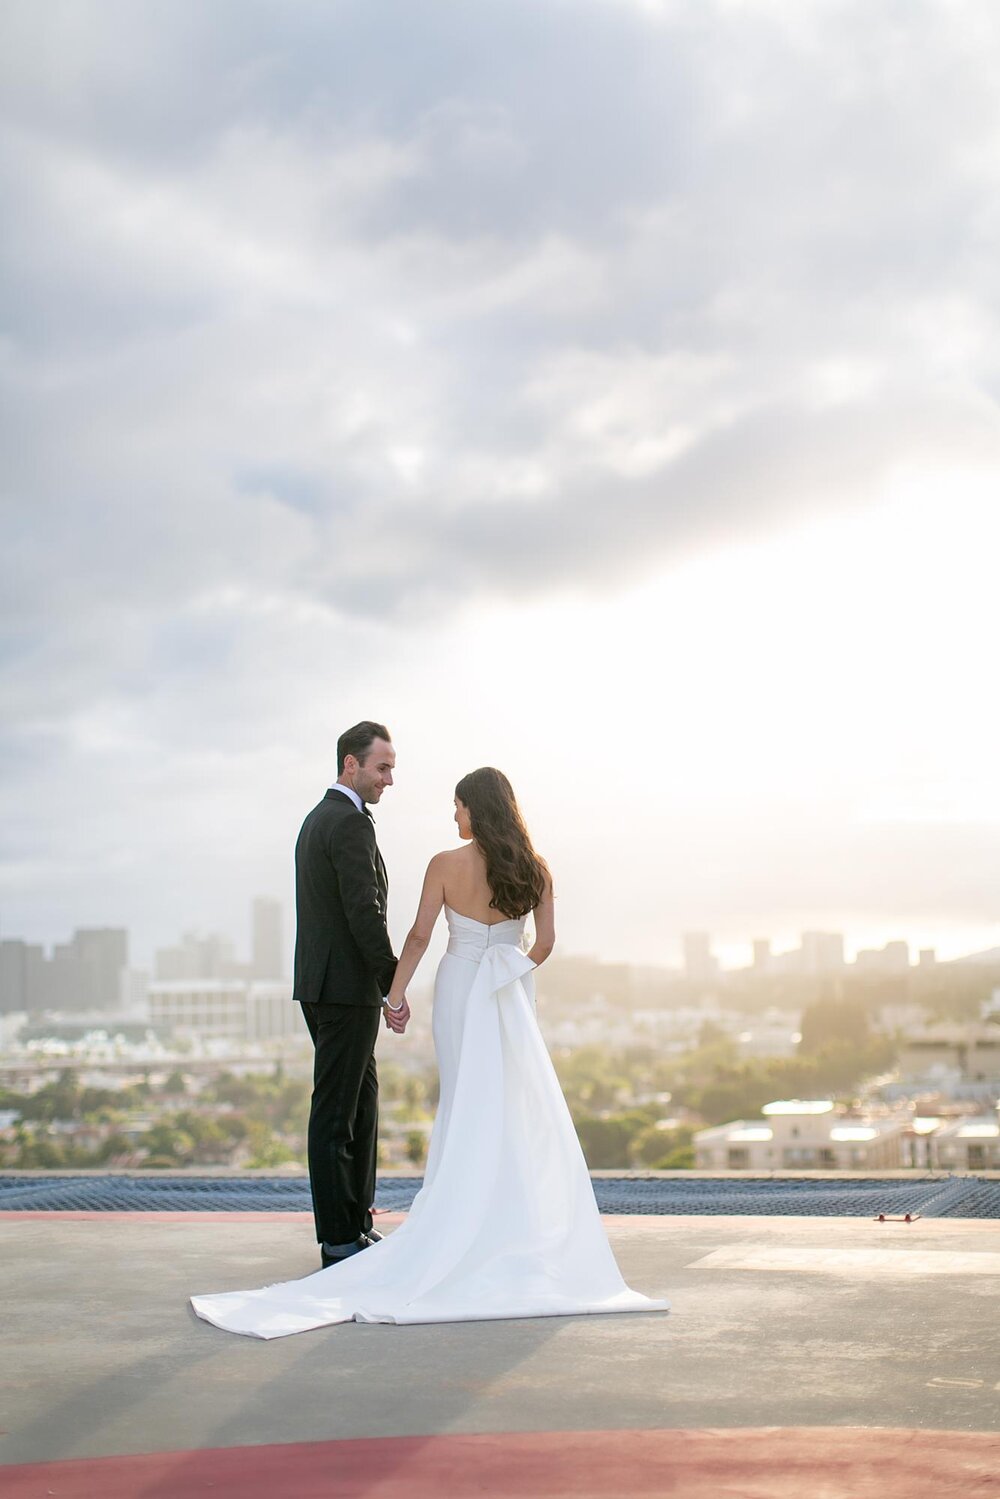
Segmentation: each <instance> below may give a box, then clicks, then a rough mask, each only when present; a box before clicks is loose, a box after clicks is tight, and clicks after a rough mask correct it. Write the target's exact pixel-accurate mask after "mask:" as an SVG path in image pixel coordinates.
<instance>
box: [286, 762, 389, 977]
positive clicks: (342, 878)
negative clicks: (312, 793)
mask: <svg viewBox="0 0 1000 1499" xmlns="http://www.w3.org/2000/svg"><path fill="white" fill-rule="evenodd" d="M388 893H389V882H388V880H387V878H386V873H385V865H384V864H383V862H382V855H381V854H380V853H379V851H378V845H377V844H376V842H375V824H374V823H373V821H372V819H371V816H370V814H368V813H367V812H359V811H358V809H357V807H356V806H355V805H354V803H353V802H352V801H351V799H350V797H349V796H344V795H342V794H341V793H340V792H339V791H332V790H331V791H328V792H327V793H326V796H324V798H323V800H322V801H321V802H320V804H319V806H318V807H314V808H313V809H312V811H311V812H310V813H309V815H308V817H307V818H306V820H305V822H304V823H303V824H302V830H301V832H300V833H299V837H298V841H297V843H296V845H295V918H296V929H295V988H294V991H293V995H292V997H293V999H297V1000H300V1001H302V1002H304V1003H307V1004H319V1005H379V1004H381V1002H382V996H383V995H384V994H388V992H389V986H390V984H391V983H392V980H393V975H394V974H395V972H396V959H395V957H394V956H393V952H392V944H391V943H390V941H389V933H388V931H387V930H386V924H385V913H386V900H387V897H388Z"/></svg>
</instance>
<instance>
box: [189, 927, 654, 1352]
mask: <svg viewBox="0 0 1000 1499" xmlns="http://www.w3.org/2000/svg"><path fill="white" fill-rule="evenodd" d="M445 913H446V915H447V919H448V930H449V943H448V951H447V952H446V953H445V955H444V957H443V958H442V959H441V963H440V966H439V968H438V972H437V978H436V981H435V987H434V1014H433V1029H434V1045H435V1050H436V1052H437V1060H438V1068H439V1072H440V1078H441V1099H440V1104H439V1108H438V1113H437V1118H436V1120H435V1123H434V1130H433V1133H432V1136H431V1142H430V1148H429V1151H428V1156H427V1167H426V1172H425V1176H424V1184H423V1187H422V1188H421V1190H420V1192H419V1193H418V1194H417V1196H416V1198H415V1199H414V1202H413V1205H412V1207H411V1209H410V1212H409V1214H408V1216H407V1217H406V1219H405V1220H404V1222H403V1223H402V1224H401V1226H400V1227H399V1228H397V1229H396V1231H395V1232H394V1233H392V1234H390V1235H387V1236H386V1238H384V1239H382V1240H381V1241H380V1242H379V1243H376V1244H374V1245H373V1246H372V1247H371V1248H370V1249H366V1250H364V1251H363V1252H362V1253H360V1254H357V1255H354V1256H353V1257H352V1258H350V1259H347V1260H345V1261H344V1262H343V1263H342V1264H339V1265H332V1266H330V1267H329V1268H328V1269H326V1270H318V1271H317V1272H316V1273H315V1274H313V1275H308V1276H306V1277H305V1278H304V1279H303V1280H294V1281H286V1282H283V1283H281V1284H277V1285H271V1286H264V1287H262V1288H261V1289H259V1290H253V1291H230V1292H225V1293H222V1294H219V1295H210V1296H193V1297H192V1298H191V1304H192V1306H193V1307H194V1310H195V1311H196V1312H197V1314H198V1316H199V1317H203V1318H204V1319H205V1321H206V1322H212V1323H214V1324H215V1326H216V1327H221V1328H224V1329H226V1330H227V1331H229V1332H237V1333H244V1334H246V1335H248V1336H251V1337H258V1338H281V1337H285V1336H287V1335H288V1334H289V1333H294V1332H305V1331H307V1330H308V1329H309V1328H313V1327H323V1326H326V1325H327V1324H329V1323H333V1322H349V1321H352V1320H353V1321H355V1322H396V1323H412V1322H466V1321H484V1320H488V1319H492V1318H501V1317H552V1316H564V1315H570V1314H577V1313H582V1312H648V1311H661V1310H666V1309H667V1308H668V1307H669V1305H670V1303H669V1302H668V1301H662V1300H660V1301H654V1300H651V1299H650V1298H648V1297H646V1296H643V1295H640V1294H639V1292H637V1291H633V1290H630V1288H629V1287H628V1286H627V1285H626V1284H625V1282H624V1281H623V1279H622V1277H621V1273H620V1271H619V1269H618V1266H617V1264H616V1263H615V1259H614V1256H613V1254H612V1253H611V1248H610V1245H609V1244H608V1241H607V1237H606V1235H605V1233H604V1229H603V1227H602V1225H601V1220H600V1215H599V1213H598V1210H597V1203H596V1202H595V1200H594V1192H593V1188H592V1186H591V1182H590V1175H589V1173H588V1171H587V1165H586V1162H585V1161H584V1158H583V1152H582V1150H581V1149H580V1143H579V1141H578V1140H577V1137H576V1131H575V1130H574V1128H573V1123H572V1120H571V1119H570V1115H569V1110H568V1109H567V1107H566V1102H565V1099H564V1098H563V1095H562V1090H561V1089H560V1087H559V1083H558V1080H557V1078H556V1075H555V1070H554V1069H553V1066H552V1062H551V1059H550V1058H549V1054H548V1052H547V1050H546V1048H545V1043H544V1042H543V1040H542V1037H541V1033H540V1031H539V1029H538V1022H537V1020H536V1018H535V1011H534V980H533V979H532V978H531V976H530V975H531V970H532V968H533V966H534V965H533V964H532V962H531V961H530V959H529V958H528V957H527V956H526V955H525V953H524V951H523V949H522V936H523V930H524V918H521V919H520V920H518V921H502V922H497V923H495V924H493V925H487V924H486V923H484V922H481V921H474V920H473V919H472V918H471V917H468V916H462V915H460V914H459V913H458V912H456V911H452V910H451V909H450V908H449V907H447V906H446V907H445Z"/></svg>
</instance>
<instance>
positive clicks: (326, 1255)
mask: <svg viewBox="0 0 1000 1499" xmlns="http://www.w3.org/2000/svg"><path fill="white" fill-rule="evenodd" d="M371 1247H372V1241H371V1239H369V1237H368V1235H367V1234H359V1235H358V1237H357V1238H356V1239H355V1240H354V1243H353V1244H346V1245H342V1244H338V1245H337V1246H336V1251H335V1252H333V1246H332V1245H330V1246H328V1245H326V1244H321V1245H320V1246H319V1252H320V1257H321V1259H322V1261H323V1269H324V1270H328V1269H329V1268H330V1266H331V1265H339V1264H341V1263H342V1262H343V1261H344V1260H349V1259H351V1257H352V1256H353V1255H355V1254H360V1253H361V1251H362V1249H370V1248H371Z"/></svg>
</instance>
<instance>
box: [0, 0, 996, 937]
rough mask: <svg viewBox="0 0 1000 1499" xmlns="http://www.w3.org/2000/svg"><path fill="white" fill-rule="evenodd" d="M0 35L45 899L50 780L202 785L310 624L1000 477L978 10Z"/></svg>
mask: <svg viewBox="0 0 1000 1499" xmlns="http://www.w3.org/2000/svg"><path fill="white" fill-rule="evenodd" d="M0 25H2V29H3V33H4V35H3V38H2V47H0V82H2V89H3V97H4V100H5V104H4V114H3V118H2V126H0V190H2V192H3V195H4V200H5V213H4V225H5V231H4V243H3V248H2V255H0V275H2V289H0V297H2V301H0V316H2V332H0V388H2V413H3V414H2V417H0V421H2V432H0V436H2V439H3V442H4V451H5V453H6V477H5V479H4V487H3V507H4V548H3V557H2V562H0V566H2V570H3V594H4V614H3V618H2V621H0V630H2V634H0V651H2V656H0V663H2V668H0V669H2V672H3V675H2V678H0V684H2V688H3V691H4V697H5V701H6V702H7V704H8V705H9V710H10V724H11V727H10V729H9V730H8V731H7V732H6V733H5V734H4V736H3V739H2V742H0V754H2V756H3V762H4V765H5V766H6V768H7V772H8V774H7V776H6V778H5V779H6V783H7V785H8V788H9V789H8V800H7V804H6V810H8V811H9V812H10V814H11V815H10V820H9V822H8V826H9V827H10V829H11V834H10V836H11V840H12V841H11V849H10V857H11V860H12V861H13V862H12V864H11V865H10V866H9V868H10V869H11V871H12V873H11V874H10V876H9V879H8V881H7V888H8V889H12V890H15V891H20V890H21V889H22V888H27V886H25V884H24V881H25V879H27V878H28V877H27V876H26V875H25V874H24V871H25V868H26V864H25V861H26V860H28V861H32V860H33V862H32V863H31V869H32V870H33V871H36V872H35V873H32V874H31V876H30V879H29V880H28V883H29V884H31V885H32V888H34V889H35V891H36V895H35V896H32V897H31V899H30V900H29V899H28V898H27V897H26V898H25V900H26V903H25V906H24V909H28V908H29V907H30V906H31V900H35V899H37V900H39V901H40V900H42V899H43V886H44V883H45V879H46V878H47V876H45V875H44V874H37V869H39V868H41V866H42V864H44V859H43V856H42V853H41V852H40V850H41V849H42V848H43V847H44V846H45V845H46V842H47V840H48V839H50V838H51V842H52V844H53V845H54V844H56V843H58V837H57V836H56V835H55V834H54V833H52V831H51V825H50V823H49V821H48V820H47V813H46V811H45V805H46V802H47V800H48V799H49V798H51V795H52V792H53V788H54V787H55V786H57V785H58V784H59V783H60V781H65V780H66V779H72V778H74V777H76V776H77V775H82V776H84V777H85V778H86V779H87V783H88V785H89V786H91V787H92V788H94V802H95V805H98V806H103V807H109V806H110V805H111V803H112V802H113V800H114V795H115V793H114V790H113V786H114V783H115V777H116V774H119V773H121V767H122V766H125V765H129V766H132V765H134V763H135V761H136V758H139V759H140V760H141V759H143V758H145V759H146V760H147V761H148V762H149V763H160V760H161V757H163V764H164V765H166V764H168V763H169V765H170V766H173V767H175V769H176V767H179V766H180V767H184V766H186V767H187V769H186V770H184V771H183V773H182V772H181V771H178V772H177V773H178V775H179V780H178V782H177V784H176V785H175V786H173V789H172V790H171V791H170V792H169V796H171V797H177V798H181V797H186V798H188V800H190V797H191V789H190V788H191V785H192V783H193V782H195V781H197V780H198V777H199V776H201V777H203V778H204V776H205V774H206V771H205V766H204V764H203V763H202V762H201V761H200V760H197V758H196V761H195V763H191V762H189V761H188V760H186V759H185V758H184V757H185V756H186V755H189V754H195V755H196V752H197V747H198V746H199V745H203V744H204V743H205V742H209V743H210V744H212V745H213V746H214V747H215V749H216V751H217V753H218V754H219V755H220V756H222V757H223V762H225V756H226V755H236V754H239V753H244V754H245V753H246V746H247V743H248V740H249V741H252V742H253V743H254V744H256V745H261V746H263V745H267V744H269V743H273V742H275V739H276V737H277V738H278V739H280V728H279V725H280V724H281V722H282V715H283V713H286V712H287V704H288V702H289V700H290V698H291V697H292V695H294V694H296V693H301V692H303V691H307V690H308V686H307V684H308V681H309V679H310V678H309V667H308V664H307V663H306V662H305V661H304V660H303V656H304V653H307V652H308V650H309V648H310V647H309V645H307V644H306V642H315V641H323V642H327V641H329V640H336V639H345V638H346V639H350V640H351V641H357V642H358V643H359V644H358V649H359V651H360V652H361V653H362V655H365V656H366V658H367V659H369V660H370V661H371V662H373V663H375V662H378V661H379V660H382V659H384V658H385V657H386V655H387V654H391V652H392V649H393V640H394V637H393V634H392V631H393V630H394V629H395V630H397V631H398V630H412V629H413V628H414V627H417V628H425V627H426V628H428V629H431V628H436V627H438V626H439V625H440V623H441V622H442V621H443V620H446V619H448V618H450V617H452V615H453V614H460V613H461V611H462V610H463V609H465V608H468V607H470V605H471V604H472V603H473V602H474V601H476V600H478V599H488V598H490V597H496V598H499V599H508V600H509V599H515V600H530V599H537V598H540V597H544V596H546V595H547V594H548V593H550V592H552V591H553V590H558V589H564V588H566V587H574V588H583V589H590V590H593V591H594V594H595V596H597V597H600V596H607V595H608V593H609V592H612V591H614V590H615V589H618V588H621V587H622V586H624V585H627V584H628V583H629V582H630V581H631V580H632V579H635V578H638V577H641V576H643V575H644V574H646V573H648V572H649V571H650V570H655V569H657V568H660V567H662V566H663V565H664V563H665V562H667V561H669V560H670V559H671V558H675V557H682V556H689V555H691V554H693V553H696V552H698V551H700V550H705V549H709V548H711V547H713V546H714V545H716V544H717V543H718V542H719V541H720V540H724V539H727V538H730V537H732V536H734V535H736V536H745V537H752V536H755V535H759V534H762V533H763V532H765V531H766V530H767V529H768V528H776V527H779V526H781V525H783V524H786V523H787V522H788V521H789V520H794V519H799V518H802V517H804V516H807V515H811V514H823V513H837V512H840V511H843V510H845V509H847V508H850V507H855V506H863V505H865V504H867V503H870V502H871V500H872V499H873V498H874V497H875V496H876V495H877V494H878V492H879V489H880V486H881V485H882V483H883V482H884V480H885V478H886V476H887V475H890V474H891V473H893V472H894V471H895V470H896V468H897V467H898V466H899V464H900V463H901V462H903V461H905V462H906V463H908V464H910V465H920V464H924V465H926V466H927V467H928V468H933V467H935V466H947V465H948V464H949V463H953V462H955V461H957V460H958V459H961V461H962V462H963V463H967V464H972V465H977V464H978V465H980V466H989V465H996V464H1000V424H998V420H997V393H998V389H1000V369H998V360H997V352H996V351H997V349H998V347H1000V341H998V333H1000V328H998V305H997V272H996V266H997V264H998V263H1000V259H998V254H997V251H998V248H1000V247H998V243H997V240H998V222H997V221H998V209H997V204H998V203H1000V192H998V189H1000V181H998V178H1000V152H998V150H997V146H998V134H1000V99H998V95H997V91H996V88H995V65H996V62H997V60H998V57H1000V19H998V18H997V14H996V10H995V7H994V6H992V5H991V4H989V3H988V0H981V3H974V0H969V3H966V4H959V5H949V4H941V3H938V4H932V3H921V0H914V3H907V4H886V5H881V6H877V7H872V6H871V5H869V4H861V3H851V0H842V3H836V4H832V5H827V6H822V7H810V6H801V5H797V4H792V3H788V4H779V3H774V0H758V3H748V4H743V5H734V4H731V3H727V0H716V3H706V0H686V3H684V0H678V3H672V0H664V3H662V4H657V3H655V0H649V3H635V4H631V3H627V0H619V3H614V0H573V3H569V0H545V3H538V0H503V3H502V4H501V3H496V4H494V3H492V0H486V3H478V4H476V5H468V6H456V5H450V4H443V3H437V4H434V3H426V0H425V3H420V0H417V3H414V0H405V3H403V0H400V3H398V4H389V5H378V6H372V5H370V4H364V3H360V0H356V3H338V4H324V3H307V0H293V3H278V0H215V3H213V4H212V5H211V6H205V5H198V4H195V3H176V0H169V3H168V0H158V3H154V0H139V3H136V0H100V3H97V0H94V3H88V0H47V3H46V4H45V5H38V4H36V3H34V0H9V3H8V4H7V5H6V6H5V7H4V12H3V17H2V21H0ZM345 632H346V633H345ZM323 648H324V649H325V644H324V647H323ZM262 670H266V671H267V672H268V673H270V678H271V680H270V686H269V690H268V691H264V690H262V688H261V672H262ZM276 681H280V683H281V686H280V687H278V686H275V682H276ZM344 681H345V686H347V685H348V684H349V683H350V684H352V690H353V684H354V683H355V682H356V681H357V677H356V676H355V677H351V676H350V674H349V673H348V674H347V675H346V676H345V678H344ZM331 711H334V712H336V710H331ZM100 746H103V748H100ZM95 754H100V755H102V756H103V757H104V758H103V759H102V760H101V766H102V768H101V770H100V771H99V772H98V770H97V769H96V768H95V766H94V764H93V763H92V762H91V761H88V760H87V756H88V755H91V756H93V755H95ZM81 757H82V758H81ZM223 762H220V766H221V763H223ZM225 763H228V762H225ZM217 768H218V770H219V775H220V776H221V775H222V774H223V772H222V770H221V768H219V767H217ZM104 777H107V781H106V783H105V780H104V779H103V778H104ZM127 779H128V781H129V784H130V785H131V786H132V795H133V796H135V797H138V796H139V795H140V792H139V789H138V787H137V785H136V784H135V782H134V777H133V774H132V772H131V771H130V772H128V775H127ZM168 779H169V777H168ZM209 782H210V784H211V785H212V786H213V787H214V794H215V795H216V796H218V781H217V780H216V779H213V776H212V775H211V774H210V775H209ZM171 784H172V785H173V783H171ZM98 785H99V786H100V790H99V791H98V790H97V789H96V788H97V787H98ZM164 795H167V793H166V792H164ZM133 815H134V814H133V813H131V812H130V813H129V816H130V817H131V816H133ZM108 826H109V829H110V828H117V831H114V832H112V831H109V832H108V842H109V846H110V847H111V848H113V849H114V848H121V847H122V846H123V844H124V840H125V834H124V832H123V830H122V828H121V827H120V826H118V823H117V821H116V817H115V816H114V815H110V816H109V819H108ZM95 837H96V834H95V831H94V829H93V828H91V829H90V831H89V832H88V834H87V839H88V843H89V846H91V847H93V846H94V839H95ZM99 842H100V840H98V843H99ZM100 846H102V847H103V845H100ZM32 850H34V853H32ZM50 855H51V850H50ZM15 909H21V908H20V907H19V906H17V905H15Z"/></svg>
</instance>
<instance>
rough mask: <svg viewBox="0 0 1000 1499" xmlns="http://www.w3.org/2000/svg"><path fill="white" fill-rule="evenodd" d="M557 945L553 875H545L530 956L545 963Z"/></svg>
mask: <svg viewBox="0 0 1000 1499" xmlns="http://www.w3.org/2000/svg"><path fill="white" fill-rule="evenodd" d="M555 945H556V905H555V900H554V899H553V895H552V876H551V875H550V874H546V876H545V894H544V895H543V896H542V898H541V900H540V901H539V902H538V905H537V906H536V907H535V941H534V944H533V946H532V949H531V951H530V952H529V954H528V957H529V958H530V959H531V961H532V962H533V963H534V964H535V966H536V968H537V966H538V964H539V963H544V962H545V959H546V958H547V957H548V955H549V953H550V952H551V951H552V949H553V948H554V947H555Z"/></svg>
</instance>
